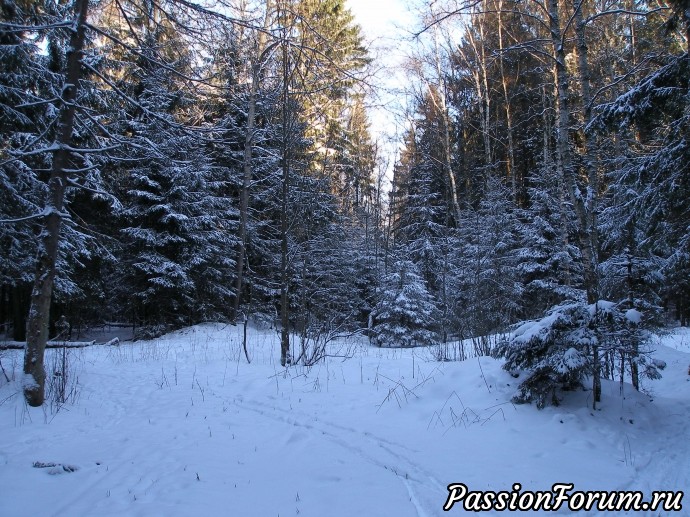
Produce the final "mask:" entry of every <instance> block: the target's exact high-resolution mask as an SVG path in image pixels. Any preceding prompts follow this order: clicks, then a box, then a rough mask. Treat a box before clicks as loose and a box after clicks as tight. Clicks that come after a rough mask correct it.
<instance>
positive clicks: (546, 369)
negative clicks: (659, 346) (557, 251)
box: [497, 300, 665, 409]
mask: <svg viewBox="0 0 690 517" xmlns="http://www.w3.org/2000/svg"><path fill="white" fill-rule="evenodd" d="M642 326H643V317H642V314H641V313H640V312H639V311H637V310H635V309H626V308H625V306H624V304H615V303H613V302H609V301H605V300H600V301H598V302H597V303H594V304H589V305H587V304H584V303H567V304H563V305H559V306H556V307H554V308H552V309H551V310H550V311H549V312H548V313H547V315H546V316H545V317H543V318H541V319H539V320H535V321H527V322H523V323H521V324H519V325H518V326H517V327H516V328H515V330H514V332H513V333H512V334H511V336H510V337H508V338H506V339H505V340H503V341H502V342H501V343H500V344H499V346H498V348H497V355H498V356H502V357H505V358H506V363H505V365H504V368H505V369H506V370H508V371H509V372H511V373H513V374H514V375H516V376H518V375H519V374H520V373H521V371H525V373H526V375H527V377H526V379H525V380H523V381H522V382H521V383H520V385H519V387H518V392H517V393H516V394H515V396H514V397H513V402H515V403H528V402H532V401H534V402H536V404H537V407H538V408H539V409H542V408H544V407H545V406H546V405H547V404H549V403H551V404H553V405H557V404H558V402H559V400H558V396H557V392H558V391H559V390H572V389H574V388H577V387H581V386H583V383H584V380H585V378H586V377H587V376H590V375H595V376H596V377H597V378H598V376H599V375H600V372H601V371H604V372H605V374H606V376H609V377H611V378H613V375H614V373H615V370H614V369H613V368H611V369H609V368H608V366H607V364H606V361H607V360H608V358H609V357H610V356H613V355H614V354H615V355H616V356H617V357H620V358H625V359H628V360H629V362H630V364H631V375H633V376H637V375H638V370H639V373H641V374H642V375H644V376H647V377H651V378H658V377H659V376H660V375H659V370H660V369H663V367H664V366H665V365H663V364H662V363H660V362H658V361H654V360H652V359H651V358H650V357H649V350H648V349H647V348H646V347H645V346H644V345H645V344H646V343H647V342H648V341H649V337H650V333H649V332H648V331H646V330H644V329H643V328H642ZM617 362H618V361H617ZM623 364H624V363H623ZM595 366H598V368H596V369H595ZM595 370H596V371H595ZM633 372H634V373H633ZM617 373H619V374H620V375H621V376H622V375H624V372H621V371H618V372H617ZM621 378H622V377H621ZM595 381H596V379H595ZM634 382H635V381H634ZM594 384H595V386H596V384H597V383H596V382H595V383H594ZM595 389H596V387H595Z"/></svg>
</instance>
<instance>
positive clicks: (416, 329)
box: [371, 261, 438, 347]
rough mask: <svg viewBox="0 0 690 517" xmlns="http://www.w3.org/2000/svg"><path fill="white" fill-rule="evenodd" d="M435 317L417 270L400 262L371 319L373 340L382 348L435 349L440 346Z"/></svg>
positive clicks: (388, 279) (425, 288) (432, 305)
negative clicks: (418, 347)
mask: <svg viewBox="0 0 690 517" xmlns="http://www.w3.org/2000/svg"><path fill="white" fill-rule="evenodd" d="M435 313H436V306H435V305H434V303H433V300H432V297H431V295H430V294H429V292H428V290H427V287H426V284H425V282H424V280H423V279H422V278H421V277H420V275H419V273H418V271H417V267H416V266H415V265H414V264H413V263H412V262H410V261H399V262H397V263H396V264H395V265H394V266H393V271H392V273H390V274H388V275H386V276H385V277H384V279H383V291H382V293H381V298H380V300H379V302H378V304H377V305H376V307H375V308H374V311H373V313H372V317H371V340H372V341H373V342H374V343H375V344H376V345H378V346H380V347H411V346H427V345H432V344H434V343H436V342H438V336H437V334H436V332H435V331H434V330H433V326H434V321H435V317H434V315H435Z"/></svg>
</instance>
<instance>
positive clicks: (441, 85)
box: [430, 25, 461, 227]
mask: <svg viewBox="0 0 690 517" xmlns="http://www.w3.org/2000/svg"><path fill="white" fill-rule="evenodd" d="M434 50H435V57H436V74H437V76H438V91H437V93H438V97H439V99H438V103H437V102H436V100H435V99H434V94H433V92H430V93H431V98H432V100H433V101H434V103H435V104H436V105H437V106H436V107H437V109H438V110H439V112H440V115H441V126H442V131H443V153H444V157H443V161H444V163H443V166H444V169H445V170H446V176H447V177H448V182H449V190H450V199H451V202H452V204H453V217H454V219H455V225H456V227H457V226H459V225H460V218H461V211H460V203H459V202H458V186H457V181H456V178H455V173H454V172H453V167H452V158H451V148H450V116H449V114H448V105H447V102H446V81H445V80H444V78H443V71H442V70H441V54H440V49H439V44H438V26H436V25H434Z"/></svg>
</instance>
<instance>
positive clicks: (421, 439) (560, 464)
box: [0, 329, 690, 517]
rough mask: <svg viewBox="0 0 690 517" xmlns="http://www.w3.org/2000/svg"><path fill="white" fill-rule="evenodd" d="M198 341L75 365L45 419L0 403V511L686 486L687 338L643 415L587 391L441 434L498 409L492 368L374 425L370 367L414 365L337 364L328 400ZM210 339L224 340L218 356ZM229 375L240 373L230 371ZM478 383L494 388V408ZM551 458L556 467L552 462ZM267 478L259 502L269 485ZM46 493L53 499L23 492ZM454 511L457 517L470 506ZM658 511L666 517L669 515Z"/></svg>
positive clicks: (400, 361) (362, 506)
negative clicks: (452, 487)
mask: <svg viewBox="0 0 690 517" xmlns="http://www.w3.org/2000/svg"><path fill="white" fill-rule="evenodd" d="M212 331H214V330H213V329H212ZM194 332H197V331H194ZM194 332H190V333H189V334H186V335H185V337H184V340H185V341H183V339H182V338H179V337H177V338H170V341H169V342H168V344H167V348H166V345H165V342H161V343H156V346H155V347H154V346H153V343H154V342H151V343H146V344H144V345H137V346H140V347H141V352H140V354H141V355H139V353H138V352H137V350H138V348H134V346H133V347H132V348H127V349H118V350H117V351H115V349H113V351H112V352H111V351H109V352H107V353H100V352H97V351H89V352H84V354H86V355H85V356H84V357H86V358H88V360H84V361H83V363H84V364H82V366H81V368H82V370H85V372H84V373H85V377H86V381H85V382H84V383H83V384H82V385H81V396H80V400H79V401H78V402H77V403H76V404H74V405H71V406H69V405H68V406H66V407H65V408H64V410H63V411H61V412H60V413H59V414H57V415H55V416H54V420H53V421H51V422H50V423H47V422H43V421H42V418H43V414H42V413H40V412H27V410H26V409H22V408H23V405H22V404H23V403H22V402H20V401H19V399H17V402H16V403H14V402H12V404H13V407H10V406H11V405H12V404H7V405H5V406H4V407H3V406H0V414H2V415H3V416H4V417H6V418H5V421H4V422H3V421H0V425H2V426H3V427H0V433H1V434H3V436H4V437H5V440H4V443H2V444H0V487H2V488H5V487H6V490H5V491H6V492H7V494H2V493H0V516H2V517H5V515H7V516H8V517H19V516H22V517H23V516H24V515H26V516H28V515H33V516H41V517H43V516H46V517H47V516H56V517H58V516H59V517H62V516H65V515H68V516H70V517H76V516H88V517H90V516H92V515H105V516H108V515H112V516H115V515H117V516H119V515H127V516H128V517H136V516H142V517H153V516H158V515H171V516H186V515H192V514H199V515H205V514H206V513H211V514H218V515H231V516H234V515H238V517H239V516H240V515H242V517H244V515H246V516H247V517H253V516H255V515H256V516H257V517H260V516H261V517H262V516H264V515H266V516H268V517H271V516H274V517H275V515H276V510H277V511H278V512H277V513H279V515H295V514H300V513H301V514H302V515H307V516H316V515H325V514H327V513H328V512H329V511H330V513H332V514H333V515H343V516H348V517H349V516H350V515H353V516H354V515H356V516H358V517H369V515H372V516H373V515H377V516H378V515H381V516H385V515H401V516H402V515H405V516H407V515H410V516H415V515H416V516H417V517H434V516H440V515H445V512H443V511H442V505H443V503H444V502H445V498H446V497H447V489H446V486H447V483H448V482H456V481H462V482H466V483H467V484H468V486H469V488H470V489H471V490H487V489H488V490H509V489H510V486H511V484H510V483H511V482H513V481H520V482H523V486H525V487H527V486H529V488H531V489H535V488H536V489H541V490H543V489H548V488H549V487H550V486H551V483H553V482H556V481H566V482H567V481H573V482H575V490H581V489H603V488H607V489H612V490H640V491H642V492H643V494H644V500H645V501H650V500H651V494H652V492H654V491H659V490H664V491H668V490H670V491H679V490H688V488H689V487H690V440H688V426H687V415H688V414H690V397H689V396H688V394H689V393H690V381H688V379H690V377H688V375H687V368H688V358H689V356H688V353H687V352H688V351H690V345H684V344H683V343H684V342H683V339H684V338H682V337H678V338H675V337H674V338H673V339H670V342H671V343H672V344H673V343H675V344H676V345H679V347H677V348H676V350H673V349H672V348H669V347H664V348H663V349H662V350H660V353H661V355H662V358H663V359H664V360H667V362H668V363H669V368H667V370H666V372H664V375H665V377H664V378H663V379H662V380H661V381H653V382H650V383H649V384H648V385H646V386H647V387H649V388H651V389H652V391H654V392H655V394H654V395H653V396H652V398H653V399H654V401H653V402H651V401H650V397H647V396H645V395H643V394H640V393H634V392H628V393H627V394H626V397H625V398H624V399H620V401H619V400H618V399H615V398H612V397H613V393H611V394H609V395H607V397H606V399H605V403H604V408H603V410H602V412H601V413H596V414H592V413H591V411H590V410H588V409H585V408H584V407H581V404H583V403H584V404H585V406H586V405H587V402H586V400H585V398H586V396H587V394H586V393H579V394H578V393H575V394H572V395H571V396H570V397H571V399H570V402H568V403H567V404H565V405H564V406H562V407H561V408H558V409H556V408H549V409H546V410H544V411H543V412H538V411H536V409H534V408H533V407H532V408H530V407H528V406H527V407H523V408H521V409H520V410H519V411H518V410H517V409H516V411H515V412H511V413H510V415H509V418H508V419H507V420H506V416H505V415H504V416H503V420H498V419H494V420H493V421H490V418H489V419H486V420H485V421H484V420H482V423H481V426H483V425H484V424H486V427H481V430H480V428H479V427H476V426H469V427H467V426H464V427H463V426H457V427H456V426H455V421H454V420H453V424H452V427H448V429H446V430H444V428H445V427H446V426H443V428H440V429H437V430H435V431H434V430H433V429H432V430H431V431H430V430H429V423H430V422H431V421H432V420H433V421H434V422H435V421H436V420H434V415H436V419H437V420H439V421H440V417H439V414H438V412H442V411H443V410H444V408H446V405H447V404H448V400H449V399H451V397H450V396H449V393H450V394H453V393H456V391H455V390H459V392H460V394H461V398H462V400H460V397H459V396H458V397H457V399H458V401H459V403H460V404H461V405H462V407H463V408H465V407H468V408H471V407H489V408H492V407H494V406H493V405H492V404H494V403H496V401H498V403H499V404H500V401H501V400H504V399H506V400H507V397H509V393H510V390H509V389H508V388H506V387H505V386H504V387H502V388H501V387H500V386H501V384H502V383H503V382H504V380H503V375H504V373H503V372H502V371H501V370H500V364H498V363H496V362H491V361H490V360H487V362H486V364H485V365H484V369H485V370H484V371H483V372H481V376H480V375H479V373H478V372H477V371H476V370H475V369H474V367H476V364H475V363H474V362H472V361H470V362H465V363H455V364H452V365H448V366H447V367H446V368H445V370H444V372H439V373H438V375H437V378H436V379H435V380H433V382H429V383H427V384H425V385H424V388H423V389H421V388H420V389H419V390H418V395H419V396H418V397H415V398H414V402H410V403H407V402H403V405H402V407H396V406H395V405H393V406H391V407H384V410H383V411H382V412H381V413H378V412H377V413H378V414H375V413H374V408H375V407H379V408H380V406H379V405H377V404H376V403H377V402H378V401H380V397H381V394H382V393H385V391H386V389H387V388H386V384H385V383H384V385H383V386H382V387H381V388H379V385H378V384H377V383H378V382H379V381H378V380H372V379H378V375H379V367H382V368H383V369H384V371H385V373H386V374H387V375H388V376H390V379H389V378H388V377H386V376H384V377H382V378H385V379H388V380H389V381H390V382H393V383H394V382H395V381H393V380H392V379H397V378H398V376H399V378H400V379H401V380H400V382H408V381H407V380H405V375H407V373H408V372H409V363H408V362H407V361H409V359H410V358H409V357H404V356H402V355H401V354H400V353H396V354H397V355H393V357H392V358H391V357H390V356H388V355H387V354H388V352H385V351H383V352H382V351H378V350H375V349H363V359H364V365H365V369H364V372H365V373H364V374H363V373H362V371H363V370H362V362H361V361H359V362H357V361H356V360H355V361H353V362H350V363H349V364H344V365H343V366H340V367H339V368H340V371H339V372H338V373H337V374H336V376H337V380H338V381H340V380H341V379H342V384H340V382H338V386H339V387H338V388H335V387H334V385H333V381H331V390H330V391H329V389H328V384H326V390H325V391H323V392H322V391H321V389H320V388H318V389H317V388H315V387H314V386H316V384H314V386H312V381H314V382H315V383H317V382H318V380H319V376H323V375H324V374H325V375H326V382H328V379H330V378H331V377H330V375H331V374H333V373H334V371H336V370H337V368H336V369H335V370H334V369H333V368H332V369H331V371H330V373H329V371H328V368H326V371H325V372H324V371H323V370H319V369H318V368H317V369H316V370H311V373H309V371H307V372H306V374H305V379H306V381H305V384H304V385H302V386H300V385H299V382H294V381H295V379H296V378H297V377H290V375H291V373H290V372H291V370H286V371H284V372H283V371H282V370H281V373H280V374H276V375H271V372H272V373H275V368H274V367H273V366H272V364H271V363H268V362H264V363H261V362H258V363H256V364H252V365H246V364H242V365H240V363H239V361H238V362H237V367H235V365H234V364H235V362H234V359H233V360H231V361H229V362H228V361H227V360H226V358H227V355H226V349H225V348H223V347H224V346H226V345H225V343H226V340H227V334H218V335H219V336H222V339H221V338H218V337H216V338H207V341H204V337H205V336H206V335H212V334H202V333H198V334H194ZM204 332H207V330H204ZM214 332H215V331H214ZM684 335H686V338H690V332H687V333H686V334H684ZM211 339H218V341H219V342H222V343H223V344H222V345H219V346H218V347H217V348H215V349H214V348H213V345H212V344H210V345H209V344H208V343H209V342H210V343H213V342H212V341H209V340H211ZM176 340H177V341H176ZM195 343H196V345H195ZM199 343H201V345H200V344H199ZM202 345H203V346H202ZM681 345H682V346H681ZM195 346H196V347H197V349H196V350H195V348H194V347H195ZM154 352H155V353H154ZM233 357H234V356H233ZM224 360H225V362H223V361H224ZM229 365H230V368H232V369H233V370H235V368H237V369H236V371H235V372H233V373H232V375H231V374H230V373H229V372H228V366H229ZM240 366H241V368H240ZM432 367H433V368H434V370H432V372H434V371H436V368H437V367H436V366H435V363H429V364H428V365H427V366H426V368H427V369H428V368H432ZM367 369H368V370H367ZM178 374H179V384H178ZM485 374H486V375H487V376H488V382H489V383H490V384H491V387H492V388H494V393H492V394H490V395H488V394H487V389H486V388H487V387H488V386H487V385H486V384H487V382H486V378H485ZM301 375H302V374H300V375H299V376H300V377H301ZM166 376H167V379H166ZM274 377H275V379H274ZM333 378H334V379H335V378H336V377H333ZM274 381H275V383H274ZM505 381H506V382H507V381H510V379H505ZM279 384H280V386H279ZM0 388H3V386H0ZM4 388H5V389H11V386H10V387H8V386H7V385H5V386H4ZM499 388H500V389H499ZM609 388H610V390H611V391H612V392H613V391H615V392H616V393H617V392H618V390H617V388H616V387H615V385H613V384H610V385H609ZM379 389H381V390H382V393H379ZM626 389H632V388H631V387H630V388H626ZM501 390H502V391H501ZM6 393H9V392H8V391H6ZM573 397H575V398H577V397H579V399H578V400H579V402H573V400H574V399H573ZM444 401H445V403H444ZM463 401H464V402H463ZM453 403H454V404H455V399H453ZM618 404H621V409H620V423H619V413H618V411H619V409H618V406H617V405H618ZM439 408H440V409H439ZM449 410H450V411H451V413H452V408H446V414H444V419H447V418H449V416H448V414H447V412H448V411H449ZM13 411H14V415H13V414H12V412H13ZM39 415H40V416H39ZM7 417H9V418H7ZM12 417H14V420H15V424H14V426H12V425H11V423H10V418H12ZM18 417H19V418H18ZM633 417H634V418H633ZM51 418H53V416H51V415H47V420H49V421H50V420H51ZM628 418H629V419H630V420H629V422H628ZM633 420H634V422H633ZM448 425H451V424H448ZM447 430H452V431H453V432H451V433H448V434H446V431H447ZM211 434H212V436H211ZM622 443H624V444H625V445H623V446H621V445H620V444H622ZM257 447H258V452H257ZM554 447H556V448H558V451H557V452H556V451H555V450H553V448H554ZM620 447H623V448H622V450H621V448H620ZM549 451H551V452H549ZM554 453H555V455H554V456H553V457H554V458H559V459H558V460H557V461H553V460H549V458H550V457H551V454H554ZM33 461H45V462H50V461H54V462H62V463H64V464H66V465H76V466H77V467H78V471H76V472H75V473H64V474H62V473H61V474H60V475H56V476H50V475H48V472H47V469H46V470H43V469H34V468H32V467H31V464H32V462H33ZM96 462H98V463H100V464H97V463H96ZM593 465H595V467H593ZM199 476H200V478H199ZM392 476H395V479H393V477H392ZM618 476H621V477H618ZM566 478H567V479H566ZM3 480H4V481H3ZM440 480H443V482H441V481H440ZM3 483H5V485H4V486H3ZM271 483H272V484H274V485H273V486H270V495H269V494H267V493H266V492H265V490H264V486H265V485H266V484H271ZM42 490H45V494H48V496H46V497H47V498H46V499H45V500H43V499H41V498H40V497H34V496H33V494H34V493H41V491H42ZM688 497H690V496H688ZM358 498H362V499H361V500H360V499H358ZM25 502H28V503H29V504H28V505H24V504H22V503H25ZM683 503H684V505H683V506H684V508H683V512H679V513H678V514H677V515H682V514H684V513H687V508H688V507H690V501H683ZM332 505H335V506H332ZM355 508H356V510H355ZM554 513H555V514H559V515H564V514H567V515H578V514H580V515H584V514H585V513H584V512H579V513H572V512H569V511H568V510H567V509H565V508H561V509H560V510H559V511H558V512H547V513H545V512H536V513H535V514H539V515H542V514H554ZM452 514H459V515H460V514H465V512H464V511H463V509H462V505H461V504H458V505H456V506H455V507H454V508H453V509H452V510H451V512H450V513H449V515H452ZM588 514H590V515H600V516H601V517H608V516H609V515H612V513H611V512H608V513H605V512H600V513H598V514H595V512H594V511H592V512H590V513H588ZM618 514H620V515H625V514H624V513H623V512H621V513H618ZM648 514H649V515H651V514H652V512H648ZM482 515H500V513H499V512H491V511H488V512H484V513H482ZM627 515H637V514H636V513H633V512H629V513H628V514H627ZM654 515H655V516H656V515H666V514H665V513H664V511H663V509H661V510H657V511H656V512H654Z"/></svg>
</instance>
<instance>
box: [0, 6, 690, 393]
mask: <svg viewBox="0 0 690 517" xmlns="http://www.w3.org/2000/svg"><path fill="white" fill-rule="evenodd" d="M418 12H419V20H418V25H417V26H416V27H411V28H410V34H411V36H410V38H411V41H413V42H414V46H413V47H412V48H413V49H414V51H413V52H412V53H411V55H410V56H409V59H408V60H407V61H406V63H405V69H406V73H407V76H408V79H409V80H408V81H407V83H406V85H405V88H406V91H405V92H404V95H406V97H407V98H408V99H409V103H408V106H407V110H406V111H405V112H404V113H398V122H399V127H401V128H403V129H402V141H401V142H400V147H399V152H398V154H397V155H396V156H394V157H391V156H386V155H384V153H383V152H382V151H381V150H382V148H383V146H381V145H380V142H379V141H378V140H377V139H376V135H373V134H372V131H371V130H370V125H369V123H368V115H367V108H368V106H369V105H370V104H371V103H372V102H375V100H372V99H375V98H376V97H375V95H376V91H375V88H376V84H375V82H374V81H373V80H372V77H374V74H373V73H372V70H373V69H374V68H375V67H377V66H378V63H377V62H376V60H374V59H373V58H372V57H371V56H370V54H369V53H368V50H367V48H366V44H365V41H364V39H363V36H362V34H361V30H360V28H359V27H358V25H357V24H356V23H355V20H354V18H353V15H352V14H351V12H350V10H349V9H348V8H347V5H346V3H345V2H344V0H323V1H319V0H266V1H262V2H259V1H257V2H247V1H235V0H215V1H209V2H196V1H186V0H163V1H160V2H153V1H148V0H141V1H129V0H114V1H111V0H99V1H87V0H75V1H73V2H72V1H61V2H55V1H50V0H41V1H28V0H2V22H1V23H0V63H1V66H0V132H1V133H2V140H1V141H0V183H1V185H2V187H1V189H0V196H1V202H0V218H1V219H2V220H1V221H0V242H2V246H1V247H0V285H1V289H2V296H1V297H0V324H2V325H3V328H4V330H5V332H6V334H7V336H8V338H9V339H13V340H15V341H20V342H22V341H26V343H27V345H26V355H25V358H24V373H25V374H26V375H28V376H33V378H32V381H31V382H28V383H27V384H26V385H25V395H26V398H27V401H28V402H29V403H30V404H31V405H40V404H42V402H43V396H44V395H43V384H44V376H45V373H44V368H43V357H44V351H45V347H46V342H47V340H48V339H49V338H52V337H53V336H55V335H57V334H58V333H59V332H58V330H56V321H57V320H58V318H60V316H62V315H64V316H65V317H66V318H67V320H68V321H69V322H70V324H71V327H72V332H74V333H75V334H76V332H77V330H78V329H79V328H82V327H88V326H89V325H91V324H94V323H97V322H104V321H111V322H123V323H125V324H127V325H130V326H131V327H132V328H133V329H134V336H135V338H139V339H144V338H152V337H156V336H160V335H162V334H164V333H166V332H169V331H171V330H175V329H179V328H182V327H187V326H191V325H194V324H197V323H200V322H208V321H221V322H234V323H238V322H242V321H245V320H246V319H247V318H252V319H255V320H263V321H267V322H271V324H273V325H275V326H276V327H277V328H280V329H281V331H280V340H279V342H278V341H276V347H278V346H279V347H280V350H281V363H282V364H283V365H287V364H290V363H294V364H315V363H316V362H318V361H319V360H320V359H321V358H322V356H323V354H324V353H325V349H324V347H323V343H324V342H326V341H328V339H329V338H331V337H333V336H336V335H345V334H354V333H360V334H363V335H365V336H368V338H369V339H370V340H371V342H372V343H374V344H375V345H377V346H379V347H418V346H431V345H434V346H436V348H435V350H436V351H437V355H438V359H439V360H458V359H464V358H465V356H466V353H467V352H466V350H465V349H464V347H460V346H459V345H458V343H459V342H461V341H462V340H467V339H471V340H472V343H473V346H474V348H475V350H474V351H475V352H480V353H482V354H483V355H487V354H493V355H495V356H497V357H504V358H505V359H506V361H507V363H506V369H509V370H512V369H526V370H528V371H530V372H531V373H530V375H529V376H528V377H527V378H526V379H525V380H524V381H523V382H522V384H521V385H520V386H521V387H520V392H519V394H518V395H516V397H517V399H523V401H536V402H537V404H538V406H539V407H543V406H544V405H548V404H550V403H551V402H552V401H553V402H557V394H556V393H557V391H558V390H559V389H561V388H568V387H573V386H575V385H578V384H580V383H582V382H583V380H584V379H585V378H587V379H591V382H592V389H593V390H594V392H595V394H597V396H595V397H594V405H596V401H597V400H598V398H599V397H598V392H597V390H600V382H601V379H602V378H605V379H619V378H620V379H621V381H622V380H623V379H625V380H626V382H631V383H632V384H633V385H634V386H636V387H637V386H638V383H639V377H640V376H651V377H656V376H658V375H659V372H658V367H659V366H660V365H659V364H658V363H657V362H655V361H654V359H653V358H652V357H649V355H648V351H649V347H647V345H646V343H647V338H648V336H649V335H650V333H651V332H652V331H654V330H655V329H659V328H662V327H663V326H665V325H668V324H670V323H673V322H677V323H680V325H686V324H687V323H688V320H689V318H690V284H689V282H688V279H689V278H690V238H689V237H690V231H689V228H690V210H689V206H690V171H689V169H688V168H689V167H690V143H689V142H688V134H689V133H688V131H689V127H690V126H689V124H690V96H689V93H688V87H689V84H690V60H689V58H688V52H687V48H688V38H689V36H690V11H688V4H687V2H686V1H685V0H673V1H670V2H669V3H668V4H666V3H664V2H646V1H628V0H624V1H617V0H611V1H609V0H606V1H590V0H587V1H585V0H581V1H574V2H561V1H558V0H548V1H547V2H541V1H539V0H517V1H513V0H481V1H479V2H467V3H463V2H452V1H449V2H429V3H427V4H426V5H423V6H421V7H420V8H419V11H418ZM393 163H394V165H393V166H392V167H389V166H388V165H389V164H393ZM390 171H392V174H391V173H390ZM520 322H528V323H523V324H522V325H519V324H520ZM516 324H517V326H516ZM511 329H513V330H515V329H517V330H515V332H514V333H513V334H511V335H510V337H506V338H502V339H499V338H497V337H496V336H501V335H503V336H505V335H507V334H505V333H506V332H508V331H510V330H511ZM588 382H589V381H588Z"/></svg>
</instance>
